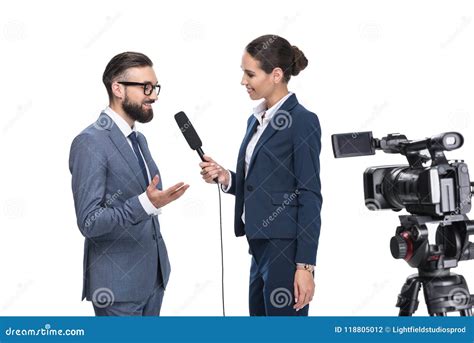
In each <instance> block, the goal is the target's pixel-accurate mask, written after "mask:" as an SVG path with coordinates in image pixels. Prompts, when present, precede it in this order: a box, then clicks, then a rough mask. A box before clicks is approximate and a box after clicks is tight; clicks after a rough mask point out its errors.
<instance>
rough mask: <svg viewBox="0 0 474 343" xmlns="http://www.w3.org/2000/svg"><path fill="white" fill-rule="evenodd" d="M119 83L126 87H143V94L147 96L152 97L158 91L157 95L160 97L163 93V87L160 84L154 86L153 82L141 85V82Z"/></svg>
mask: <svg viewBox="0 0 474 343" xmlns="http://www.w3.org/2000/svg"><path fill="white" fill-rule="evenodd" d="M117 83H120V84H121V85H124V86H140V87H143V94H145V95H146V96H150V95H151V93H153V91H154V90H156V95H157V96H158V95H159V94H160V91H161V85H159V84H156V85H154V84H152V83H151V82H145V83H141V82H128V81H118V82H117Z"/></svg>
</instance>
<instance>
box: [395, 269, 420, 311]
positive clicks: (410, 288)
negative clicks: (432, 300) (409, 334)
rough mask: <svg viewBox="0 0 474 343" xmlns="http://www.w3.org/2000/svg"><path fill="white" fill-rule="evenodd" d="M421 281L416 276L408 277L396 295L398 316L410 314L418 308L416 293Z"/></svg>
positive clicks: (418, 290)
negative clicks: (398, 309)
mask: <svg viewBox="0 0 474 343" xmlns="http://www.w3.org/2000/svg"><path fill="white" fill-rule="evenodd" d="M420 287H421V282H420V280H419V279H418V276H412V277H409V278H408V279H407V280H406V281H405V284H404V285H403V287H402V290H401V292H400V294H399V295H398V300H397V305H396V306H397V307H399V308H400V312H399V313H398V315H399V316H412V315H413V313H415V311H416V310H417V309H418V303H419V301H418V293H419V292H420Z"/></svg>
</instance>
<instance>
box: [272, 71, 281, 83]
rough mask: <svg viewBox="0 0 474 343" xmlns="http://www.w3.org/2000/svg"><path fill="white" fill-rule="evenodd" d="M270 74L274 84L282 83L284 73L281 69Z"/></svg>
mask: <svg viewBox="0 0 474 343" xmlns="http://www.w3.org/2000/svg"><path fill="white" fill-rule="evenodd" d="M272 74H273V82H274V83H281V82H282V81H283V77H284V73H283V70H282V69H281V68H275V69H273V71H272Z"/></svg>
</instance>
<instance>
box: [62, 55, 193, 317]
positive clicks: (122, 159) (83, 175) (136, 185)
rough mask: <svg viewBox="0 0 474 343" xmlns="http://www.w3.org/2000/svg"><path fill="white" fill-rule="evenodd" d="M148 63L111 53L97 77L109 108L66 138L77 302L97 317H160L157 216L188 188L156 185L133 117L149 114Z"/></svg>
mask: <svg viewBox="0 0 474 343" xmlns="http://www.w3.org/2000/svg"><path fill="white" fill-rule="evenodd" d="M152 67H153V63H152V61H151V60H150V59H149V58H148V57H147V56H145V55H143V54H141V53H136V52H125V53H122V54H119V55H117V56H115V57H114V58H112V60H111V61H110V62H109V63H108V65H107V67H106V68H105V71H104V75H103V82H104V85H105V87H106V89H107V92H108V94H109V106H108V107H107V108H106V109H105V110H104V111H103V112H102V113H101V114H100V116H99V118H98V120H97V121H96V122H95V123H94V124H92V125H90V126H89V127H87V128H86V129H85V130H83V131H82V132H81V133H80V134H79V135H78V136H77V137H76V138H75V139H74V141H73V142H72V146H71V152H70V157H69V169H70V171H71V174H72V191H73V196H74V204H75V210H76V217H77V225H78V226H79V230H80V231H81V233H82V235H83V236H84V237H85V242H84V284H83V293H82V299H84V298H87V300H89V301H92V303H93V306H94V311H95V314H96V315H97V316H117V315H126V316H127V315H139V316H140V315H143V316H146V315H152V316H157V315H159V314H160V309H161V303H162V300H163V295H164V290H165V288H166V285H167V283H168V279H169V274H170V264H169V260H168V253H167V251H166V246H165V242H164V240H163V237H162V235H161V232H160V223H159V221H158V213H159V211H160V209H161V208H162V207H163V206H165V205H166V204H168V203H170V202H171V201H174V200H176V199H178V198H179V197H181V196H182V195H183V194H184V192H185V191H186V190H187V188H188V187H189V186H188V185H185V184H184V183H182V182H180V183H178V184H176V185H174V186H172V187H170V188H168V189H166V190H163V189H162V184H161V179H160V173H159V171H158V167H157V166H156V164H155V162H154V161H153V158H152V157H151V154H150V151H149V149H148V144H147V141H146V139H145V136H144V135H143V134H141V133H139V132H138V131H137V130H136V127H135V122H136V121H138V122H140V123H147V122H149V121H151V120H152V119H153V109H152V107H151V105H152V104H153V103H154V102H155V101H156V100H157V98H158V94H159V92H160V85H159V84H158V80H157V78H156V75H155V72H154V71H153V68H152Z"/></svg>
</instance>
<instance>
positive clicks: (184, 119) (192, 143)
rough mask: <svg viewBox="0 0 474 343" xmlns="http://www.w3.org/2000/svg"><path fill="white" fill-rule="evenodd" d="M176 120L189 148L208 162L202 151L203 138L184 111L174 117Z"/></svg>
mask: <svg viewBox="0 0 474 343" xmlns="http://www.w3.org/2000/svg"><path fill="white" fill-rule="evenodd" d="M174 119H175V120H176V123H177V124H178V126H179V129H180V130H181V132H182V133H183V136H184V138H185V139H186V142H188V144H189V147H190V148H191V149H193V150H196V151H197V153H198V155H199V157H200V158H201V160H202V161H203V162H206V160H205V159H204V151H202V148H201V147H202V141H201V138H199V136H198V134H197V132H196V130H195V129H194V126H193V124H191V121H190V120H189V118H188V116H187V115H186V113H184V112H183V111H181V112H178V113H176V114H175V115H174ZM214 182H215V183H219V181H218V180H217V177H216V178H215V179H214Z"/></svg>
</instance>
